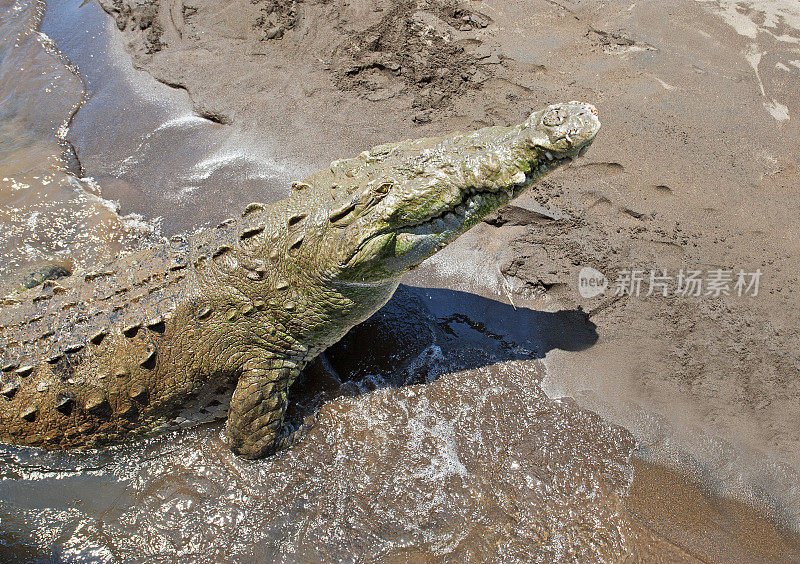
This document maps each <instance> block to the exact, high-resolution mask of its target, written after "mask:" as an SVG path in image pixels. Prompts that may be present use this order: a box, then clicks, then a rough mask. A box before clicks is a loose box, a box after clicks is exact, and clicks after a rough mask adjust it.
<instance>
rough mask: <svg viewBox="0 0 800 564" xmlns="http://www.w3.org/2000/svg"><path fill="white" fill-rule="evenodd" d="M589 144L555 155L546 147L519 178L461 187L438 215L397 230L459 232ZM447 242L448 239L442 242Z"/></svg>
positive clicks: (441, 232)
mask: <svg viewBox="0 0 800 564" xmlns="http://www.w3.org/2000/svg"><path fill="white" fill-rule="evenodd" d="M585 150H586V148H582V149H581V150H580V151H579V152H576V153H575V154H574V155H559V156H554V155H553V154H552V153H550V152H547V151H545V157H546V160H543V162H542V163H540V164H539V165H538V166H536V167H534V168H531V169H530V170H529V171H528V172H523V171H520V172H519V173H518V176H519V178H514V179H513V180H514V183H513V184H511V185H509V186H508V187H505V188H500V187H489V188H485V189H478V188H466V189H464V190H462V192H461V193H462V199H461V201H459V202H458V203H456V204H454V205H452V206H449V207H448V208H446V209H444V210H442V211H440V212H439V213H438V214H436V215H435V216H433V217H431V218H430V219H427V220H425V221H422V222H420V223H416V224H411V225H406V226H403V227H401V228H399V229H397V233H398V234H399V233H405V234H408V235H411V236H430V235H443V234H447V233H453V232H455V233H458V232H460V231H463V230H465V228H467V227H468V226H471V222H472V221H473V220H475V219H478V220H480V219H483V217H484V216H485V215H488V214H489V213H491V212H492V211H494V210H497V209H499V208H500V207H502V206H504V205H505V204H507V203H508V202H510V201H511V200H513V199H514V198H516V197H517V196H519V195H520V194H521V193H522V192H524V191H525V190H526V189H528V188H529V187H530V186H531V185H532V184H534V183H536V182H538V181H539V180H540V179H541V178H542V177H543V176H545V175H546V174H547V173H548V172H550V171H551V170H554V169H556V168H559V167H561V166H563V165H565V164H568V163H570V162H572V161H573V160H575V158H576V157H577V156H578V155H579V153H580V154H582V153H583V152H585ZM442 244H446V241H444V242H442Z"/></svg>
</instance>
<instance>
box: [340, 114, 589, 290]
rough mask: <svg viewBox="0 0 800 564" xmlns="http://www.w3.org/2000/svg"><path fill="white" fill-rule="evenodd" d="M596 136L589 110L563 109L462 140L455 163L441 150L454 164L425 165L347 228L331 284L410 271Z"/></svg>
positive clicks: (449, 150) (581, 151)
mask: <svg viewBox="0 0 800 564" xmlns="http://www.w3.org/2000/svg"><path fill="white" fill-rule="evenodd" d="M599 129H600V122H599V120H598V119H597V110H596V109H595V108H594V106H592V105H590V104H584V103H580V102H569V103H567V104H555V105H552V106H549V107H547V108H545V109H544V110H542V111H540V112H535V113H534V114H532V115H531V116H530V118H529V119H528V120H527V121H526V122H525V123H524V124H522V125H520V126H517V127H513V128H485V129H482V130H479V131H477V132H475V133H473V134H471V135H468V136H466V137H464V138H463V140H462V141H463V142H462V143H461V146H460V147H458V149H460V150H461V151H462V154H461V155H459V154H458V152H457V151H454V147H452V146H447V147H446V148H443V149H442V152H443V153H444V152H447V154H448V155H451V154H455V155H456V158H452V157H451V158H449V160H447V161H442V160H441V159H438V160H437V159H436V158H432V159H429V160H431V161H434V164H433V165H429V166H428V167H427V168H424V169H422V170H421V171H420V172H419V173H418V175H417V177H416V178H411V179H409V181H408V182H407V183H406V185H405V186H403V185H402V184H401V185H400V186H399V187H398V188H397V189H395V190H393V191H392V192H390V193H389V194H388V195H387V196H386V197H385V199H383V200H382V201H381V202H380V205H378V206H376V208H375V209H374V210H370V212H369V213H365V214H364V216H363V217H362V218H360V219H359V221H357V222H355V223H354V225H353V226H352V227H351V231H353V230H354V231H356V237H355V239H356V243H355V244H353V245H352V249H351V252H350V254H349V255H347V256H346V257H345V259H344V260H343V261H342V265H341V271H340V273H339V276H338V278H340V279H348V280H353V281H360V282H378V281H381V280H385V279H388V278H391V277H395V276H398V275H400V274H402V273H403V272H405V271H407V270H409V269H411V268H414V267H415V266H417V265H418V264H420V263H421V262H422V261H423V260H425V259H426V258H428V257H429V256H431V255H432V254H434V253H436V252H437V251H438V250H440V249H441V248H443V247H444V246H445V245H447V244H449V243H450V242H452V241H453V240H455V239H456V238H457V237H458V236H459V235H461V234H462V233H464V232H465V231H467V230H469V229H470V228H471V227H473V226H474V225H475V224H477V223H479V222H480V221H482V220H483V218H485V217H486V216H487V215H489V214H491V213H492V212H494V211H495V210H497V209H499V208H501V207H502V206H504V205H506V204H507V203H508V202H510V201H511V200H513V199H514V198H516V197H517V196H519V195H520V194H522V193H523V192H524V191H525V190H526V189H527V188H529V187H530V186H532V185H533V184H535V183H536V182H538V181H539V180H540V179H541V178H543V177H544V176H545V175H547V174H548V173H550V172H552V171H553V170H555V169H557V168H559V167H561V166H563V165H566V164H568V163H571V162H572V161H573V160H574V159H575V158H576V157H578V156H580V155H583V154H584V153H585V152H586V150H587V149H588V147H589V145H591V143H592V141H593V140H594V137H595V135H596V134H597V132H598V130H599ZM434 153H435V150H434ZM435 156H437V157H438V155H435ZM459 157H460V159H459ZM413 165H414V163H412V164H411V165H410V166H413ZM420 178H421V179H422V181H420Z"/></svg>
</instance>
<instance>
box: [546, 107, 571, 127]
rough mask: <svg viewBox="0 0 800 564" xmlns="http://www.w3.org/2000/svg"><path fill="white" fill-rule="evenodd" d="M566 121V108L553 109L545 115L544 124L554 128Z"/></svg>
mask: <svg viewBox="0 0 800 564" xmlns="http://www.w3.org/2000/svg"><path fill="white" fill-rule="evenodd" d="M565 119H567V112H566V111H565V110H564V108H553V109H552V110H550V111H549V112H547V113H546V114H545V115H544V117H543V118H542V123H543V124H545V125H547V126H549V127H554V126H556V125H561V124H562V123H564V120H565Z"/></svg>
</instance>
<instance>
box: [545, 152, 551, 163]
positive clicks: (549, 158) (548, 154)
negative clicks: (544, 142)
mask: <svg viewBox="0 0 800 564" xmlns="http://www.w3.org/2000/svg"><path fill="white" fill-rule="evenodd" d="M544 154H545V156H546V157H547V160H548V161H552V160H553V153H551V152H550V151H545V152H544Z"/></svg>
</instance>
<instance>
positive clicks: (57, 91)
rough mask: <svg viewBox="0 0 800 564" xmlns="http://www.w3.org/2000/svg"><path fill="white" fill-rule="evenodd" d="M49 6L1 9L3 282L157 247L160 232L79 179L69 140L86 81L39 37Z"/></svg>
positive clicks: (0, 260) (10, 5)
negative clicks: (19, 274) (32, 270)
mask: <svg viewBox="0 0 800 564" xmlns="http://www.w3.org/2000/svg"><path fill="white" fill-rule="evenodd" d="M43 9H44V4H43V3H41V4H40V3H36V2H24V1H20V2H7V1H4V2H2V3H0V223H1V224H2V227H3V228H2V230H0V278H7V277H8V275H9V273H10V272H13V271H15V270H16V269H18V268H19V267H21V266H25V265H28V264H31V263H36V262H41V261H58V262H61V263H64V264H65V265H67V266H68V267H69V268H81V267H86V266H87V265H91V264H96V263H98V262H105V261H107V260H109V259H110V258H112V257H113V256H114V255H115V254H117V253H119V252H120V251H122V250H123V249H126V248H128V249H131V248H135V247H136V246H137V245H139V244H143V243H145V244H146V242H147V241H150V240H152V238H153V237H154V232H155V228H154V226H153V225H152V224H148V223H146V222H143V221H140V219H139V218H137V217H136V216H128V217H120V215H119V214H118V213H117V209H116V205H115V204H114V203H112V202H110V201H108V200H105V199H103V198H102V197H100V194H99V188H98V186H97V185H96V184H95V183H94V182H93V181H92V180H91V179H86V178H81V176H82V171H81V167H80V164H79V163H78V161H77V159H76V158H75V154H74V151H73V148H72V146H71V145H70V144H69V142H67V141H66V134H67V132H68V127H69V124H70V121H71V119H72V116H73V114H74V112H75V111H76V110H77V109H78V107H79V106H80V103H81V101H82V99H83V96H84V88H83V82H82V80H81V79H80V77H79V76H78V75H77V74H75V72H74V69H72V68H71V67H70V64H69V61H68V60H67V59H66V58H64V57H63V55H61V53H60V52H59V51H58V50H57V49H56V48H55V47H54V45H53V43H52V40H50V38H49V37H47V36H46V35H44V34H42V33H40V32H39V31H38V30H37V26H38V24H39V20H40V19H41V16H42V13H43Z"/></svg>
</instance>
